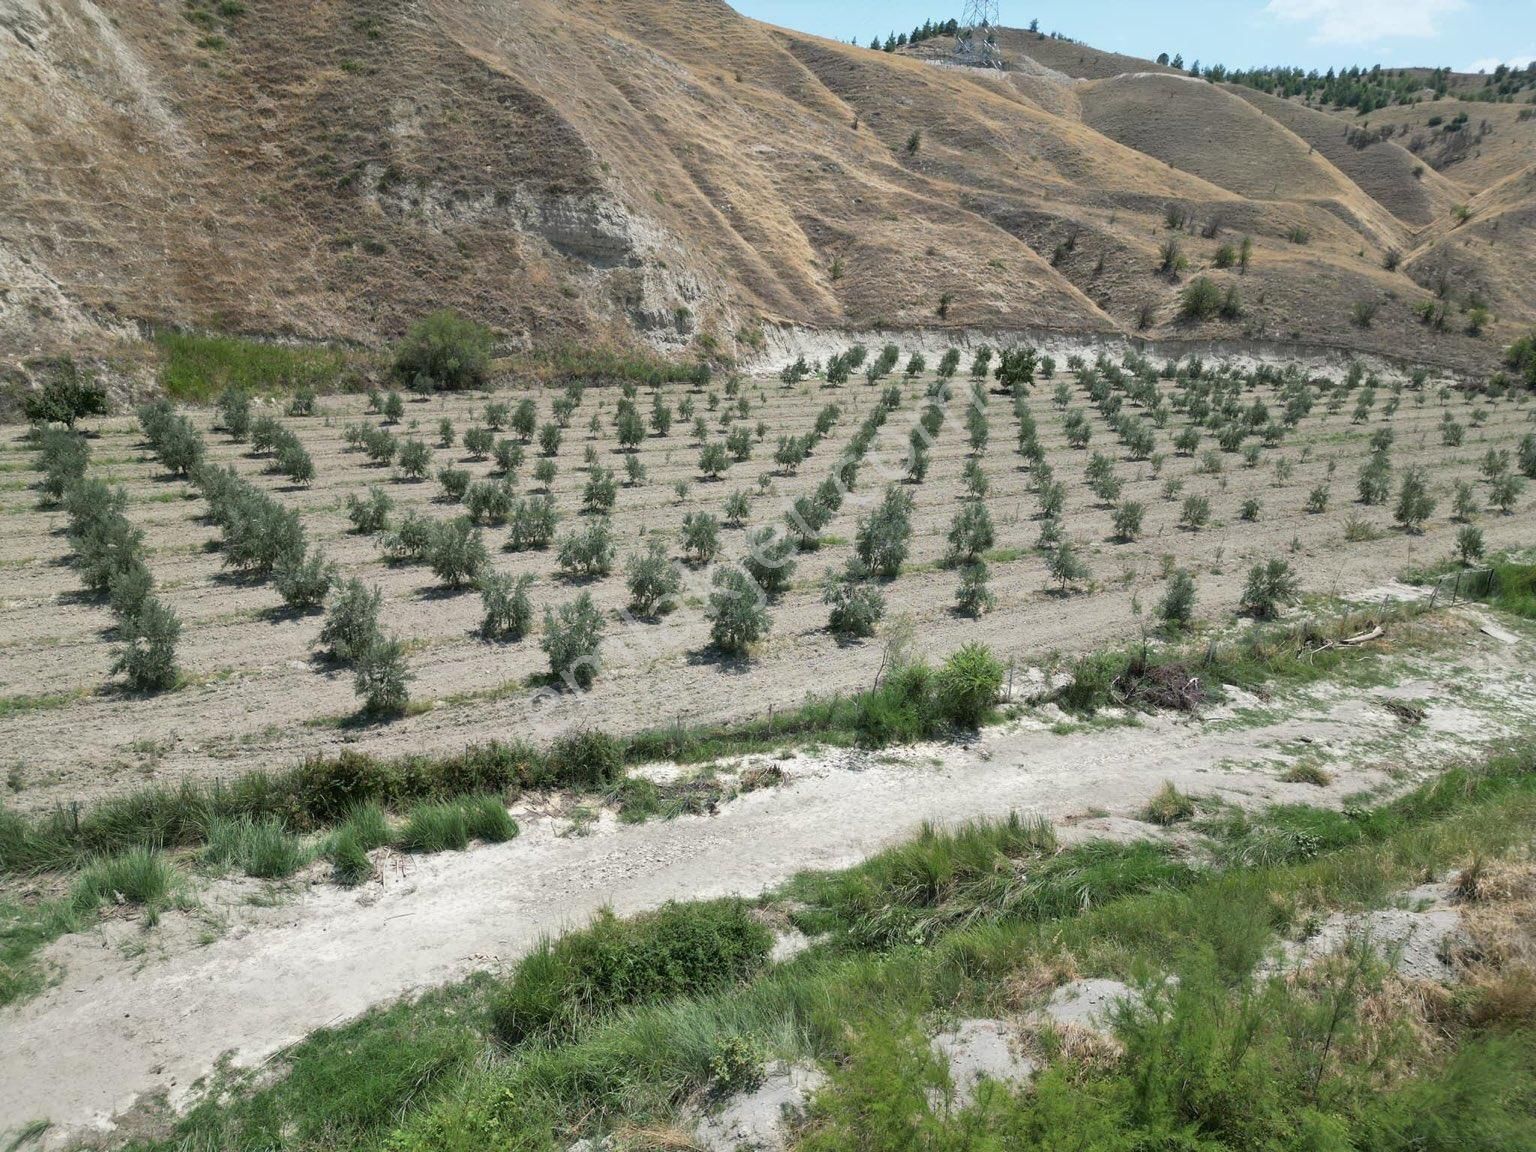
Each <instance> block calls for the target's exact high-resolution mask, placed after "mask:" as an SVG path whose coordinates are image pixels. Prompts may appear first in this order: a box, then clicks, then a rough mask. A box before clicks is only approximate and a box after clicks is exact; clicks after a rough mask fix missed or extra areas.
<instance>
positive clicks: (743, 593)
mask: <svg viewBox="0 0 1536 1152" xmlns="http://www.w3.org/2000/svg"><path fill="white" fill-rule="evenodd" d="M711 583H712V584H713V585H714V589H713V591H711V592H710V594H709V607H708V608H707V609H706V610H705V614H706V615H707V616H708V618H709V622H710V629H709V635H710V639H711V640H712V641H713V642H714V645H715V647H716V648H718V649H719V650H720V651H721V652H724V653H726V654H728V655H737V654H740V653H744V652H746V650H747V649H748V648H749V647H750V646H751V645H753V644H755V643H756V642H757V641H758V640H759V639H761V638H762V636H763V634H764V633H765V632H767V631H768V626H769V623H770V621H769V617H768V610H767V608H766V607H765V606H764V599H765V597H764V595H763V590H762V589H761V588H760V587H759V586H758V584H757V582H756V581H755V580H753V579H752V577H751V576H749V575H748V574H747V573H746V572H744V571H742V570H741V569H740V568H736V567H734V566H731V567H724V568H717V569H716V570H715V574H714V577H713V579H712V581H711Z"/></svg>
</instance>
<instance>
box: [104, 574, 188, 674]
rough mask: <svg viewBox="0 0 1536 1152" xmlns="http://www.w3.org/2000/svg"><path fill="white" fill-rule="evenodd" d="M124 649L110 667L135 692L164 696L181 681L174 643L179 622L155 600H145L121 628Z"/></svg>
mask: <svg viewBox="0 0 1536 1152" xmlns="http://www.w3.org/2000/svg"><path fill="white" fill-rule="evenodd" d="M120 635H121V637H122V640H123V647H122V649H121V651H119V652H118V655H117V659H116V660H115V661H114V662H113V664H112V671H113V673H114V674H120V675H122V677H123V678H124V679H125V680H126V681H127V683H128V687H129V688H131V689H133V691H135V692H165V691H168V690H170V689H172V688H174V687H176V685H177V683H178V682H179V681H180V679H181V672H180V670H179V669H178V668H177V667H176V642H177V641H178V640H179V639H180V638H181V620H180V618H179V617H178V616H177V615H176V613H175V612H173V611H172V610H171V609H170V608H167V607H166V606H165V605H164V604H162V603H161V602H160V600H159V599H157V598H156V597H154V596H146V597H145V598H144V599H143V601H142V602H141V603H140V605H139V609H138V611H137V612H136V613H135V614H134V616H133V618H132V620H125V621H123V622H122V624H121V628H120Z"/></svg>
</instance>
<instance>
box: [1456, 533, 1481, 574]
mask: <svg viewBox="0 0 1536 1152" xmlns="http://www.w3.org/2000/svg"><path fill="white" fill-rule="evenodd" d="M1456 556H1457V558H1458V559H1459V560H1460V561H1461V562H1462V564H1463V565H1470V564H1472V563H1473V562H1474V561H1476V560H1481V559H1482V557H1483V530H1482V529H1481V528H1479V527H1478V526H1477V525H1476V524H1463V525H1462V526H1461V528H1460V529H1459V530H1458V531H1457V533H1456Z"/></svg>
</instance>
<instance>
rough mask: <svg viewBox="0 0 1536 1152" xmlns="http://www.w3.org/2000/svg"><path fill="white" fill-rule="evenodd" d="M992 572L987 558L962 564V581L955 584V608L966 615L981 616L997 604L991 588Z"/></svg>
mask: <svg viewBox="0 0 1536 1152" xmlns="http://www.w3.org/2000/svg"><path fill="white" fill-rule="evenodd" d="M990 582H991V572H990V570H989V569H988V568H987V562H986V561H985V560H981V559H979V558H978V559H976V560H973V561H971V562H970V563H968V564H962V565H961V566H960V582H959V583H958V584H956V585H955V610H956V611H957V612H959V613H961V614H962V615H965V616H981V615H982V614H984V613H987V612H990V611H992V609H993V608H995V607H996V606H997V597H995V596H993V595H992V590H991V588H990V586H989V585H990Z"/></svg>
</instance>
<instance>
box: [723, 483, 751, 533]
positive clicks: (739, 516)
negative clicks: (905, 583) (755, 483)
mask: <svg viewBox="0 0 1536 1152" xmlns="http://www.w3.org/2000/svg"><path fill="white" fill-rule="evenodd" d="M751 512H752V496H751V494H750V493H749V492H748V491H747V490H746V489H745V488H738V489H736V491H734V492H732V493H731V494H730V495H729V496H727V497H726V498H725V522H726V524H727V525H728V526H730V527H732V528H740V527H741V526H742V525H743V524H745V523H746V522H747V517H748V516H749V515H750V514H751Z"/></svg>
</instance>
